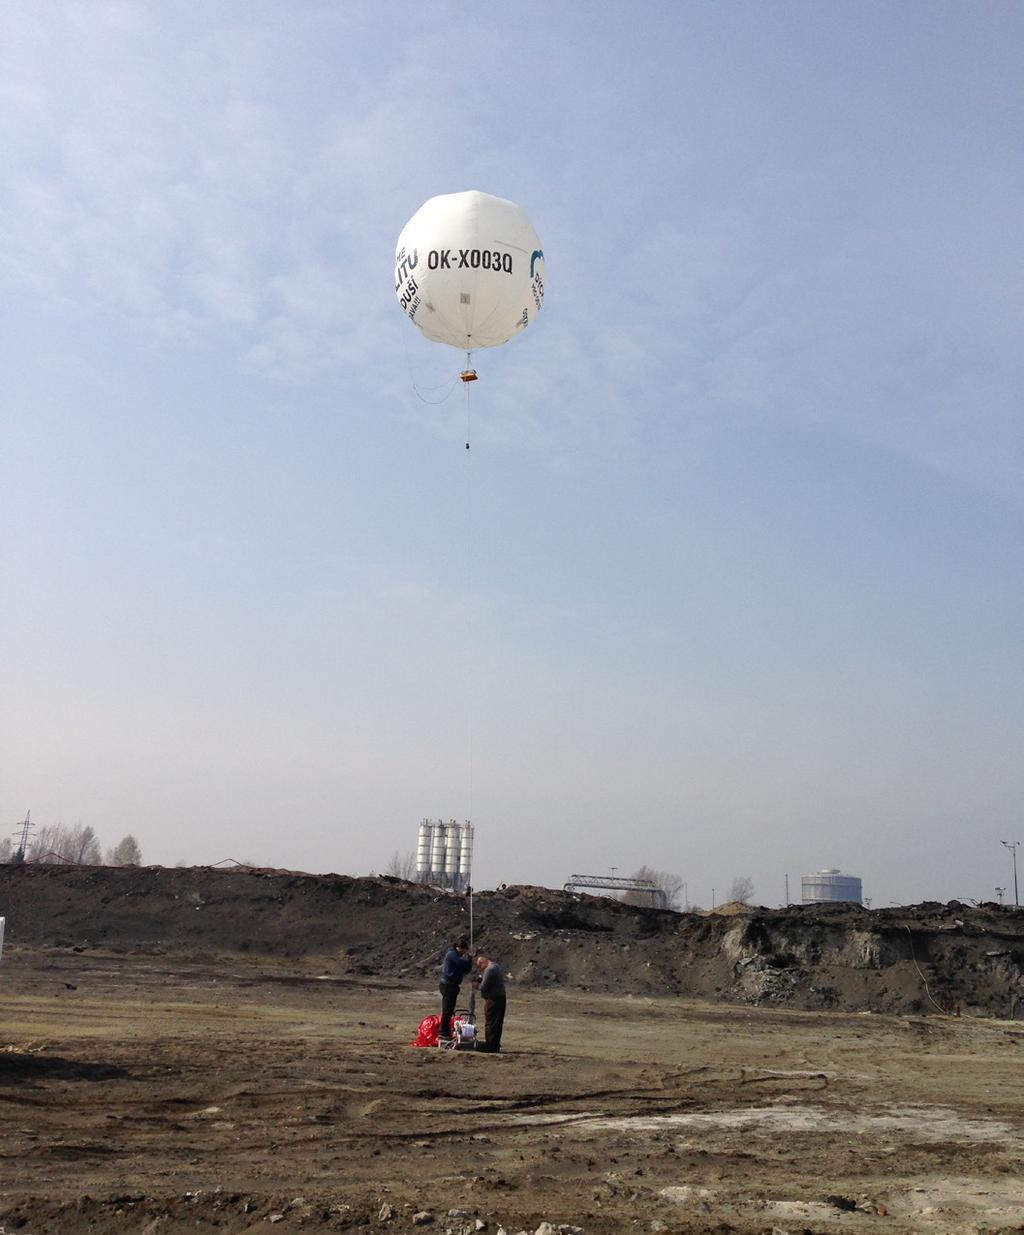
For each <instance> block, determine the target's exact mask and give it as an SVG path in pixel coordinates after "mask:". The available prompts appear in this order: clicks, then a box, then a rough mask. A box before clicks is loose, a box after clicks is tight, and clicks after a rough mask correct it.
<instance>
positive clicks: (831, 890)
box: [800, 868, 862, 905]
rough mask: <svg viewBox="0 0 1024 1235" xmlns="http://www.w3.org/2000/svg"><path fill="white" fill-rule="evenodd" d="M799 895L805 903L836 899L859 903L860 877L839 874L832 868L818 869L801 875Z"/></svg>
mask: <svg viewBox="0 0 1024 1235" xmlns="http://www.w3.org/2000/svg"><path fill="white" fill-rule="evenodd" d="M800 895H801V898H802V900H803V903H804V904H805V905H820V904H822V903H828V902H836V901H852V902H853V903H854V904H855V905H859V904H860V903H861V899H862V892H861V884H860V878H859V876H857V875H841V874H840V873H839V871H838V870H835V869H834V868H829V869H828V870H823V871H818V873H817V874H816V875H801V876H800Z"/></svg>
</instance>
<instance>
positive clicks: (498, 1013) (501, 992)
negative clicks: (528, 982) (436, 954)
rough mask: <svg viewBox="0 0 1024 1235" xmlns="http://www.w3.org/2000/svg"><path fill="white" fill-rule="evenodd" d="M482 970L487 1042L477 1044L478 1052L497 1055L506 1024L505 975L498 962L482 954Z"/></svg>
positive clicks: (477, 960) (478, 965)
mask: <svg viewBox="0 0 1024 1235" xmlns="http://www.w3.org/2000/svg"><path fill="white" fill-rule="evenodd" d="M476 967H477V969H479V970H480V998H481V999H482V1000H483V1001H484V1033H485V1035H486V1038H487V1040H486V1042H484V1043H483V1044H480V1043H478V1044H477V1048H476V1049H477V1050H478V1051H489V1052H490V1053H491V1054H492V1055H497V1053H498V1052H499V1051H500V1050H501V1029H502V1026H503V1025H504V1023H505V974H504V972H503V971H502V968H501V966H500V965H499V964H498V962H497V961H492V960H491V958H490V957H489V956H485V955H484V954H483V953H481V954H480V955H479V956H478V957H477V958H476Z"/></svg>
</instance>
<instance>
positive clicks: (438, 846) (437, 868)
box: [430, 819, 448, 884]
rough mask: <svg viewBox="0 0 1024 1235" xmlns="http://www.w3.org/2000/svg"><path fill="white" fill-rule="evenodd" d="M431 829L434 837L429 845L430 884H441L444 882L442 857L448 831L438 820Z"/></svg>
mask: <svg viewBox="0 0 1024 1235" xmlns="http://www.w3.org/2000/svg"><path fill="white" fill-rule="evenodd" d="M433 827H434V835H433V838H432V840H431V844H430V882H431V883H434V884H441V883H443V882H444V855H445V849H446V847H447V841H448V837H447V831H448V829H447V828H446V827H445V825H444V824H443V823H442V822H441V820H440V819H439V820H438V821H437V823H435V824H434V825H433Z"/></svg>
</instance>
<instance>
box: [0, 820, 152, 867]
mask: <svg viewBox="0 0 1024 1235" xmlns="http://www.w3.org/2000/svg"><path fill="white" fill-rule="evenodd" d="M16 856H17V855H16V853H15V851H14V841H13V840H12V839H11V838H10V837H6V838H5V839H4V840H2V841H0V862H10V861H12V860H13V859H14V858H15V857H16ZM23 857H24V860H25V861H26V862H35V863H40V864H46V863H49V864H51V865H62V866H141V865H142V850H141V849H140V847H139V842H138V841H137V840H136V839H135V837H134V836H132V835H131V834H129V835H128V836H125V837H123V838H122V839H121V840H120V841H118V843H117V844H116V845H115V846H114V847H113V849H108V850H107V851H106V854H104V853H103V849H102V847H101V846H100V840H99V837H98V836H97V835H96V832H95V829H93V828H92V827H90V826H89V825H88V824H81V823H76V824H73V825H71V826H69V825H67V824H63V823H44V824H41V825H40V826H38V827H35V828H33V830H32V833H31V835H30V836H29V840H28V848H27V850H26V852H25V854H24V855H23Z"/></svg>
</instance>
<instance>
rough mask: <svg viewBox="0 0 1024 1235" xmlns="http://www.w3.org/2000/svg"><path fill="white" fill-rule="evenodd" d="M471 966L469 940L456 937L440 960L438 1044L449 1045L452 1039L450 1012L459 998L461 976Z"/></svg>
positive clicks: (453, 1009) (467, 971)
mask: <svg viewBox="0 0 1024 1235" xmlns="http://www.w3.org/2000/svg"><path fill="white" fill-rule="evenodd" d="M472 968H473V958H472V957H471V956H470V955H469V940H468V939H456V940H455V942H454V943H453V944H452V946H451V947H450V948H449V949H448V951H447V952H446V953H445V954H444V960H443V961H442V962H441V981H440V983H439V985H438V989H439V990H440V992H441V1024H440V1025H439V1026H438V1045H439V1046H450V1045H451V1040H452V1013H453V1012H454V1011H455V1004H456V1001H457V1000H458V998H459V987H460V986H461V985H462V979H463V977H464V976H465V975H466V974H467V973H469V971H470V970H471V969H472Z"/></svg>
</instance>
